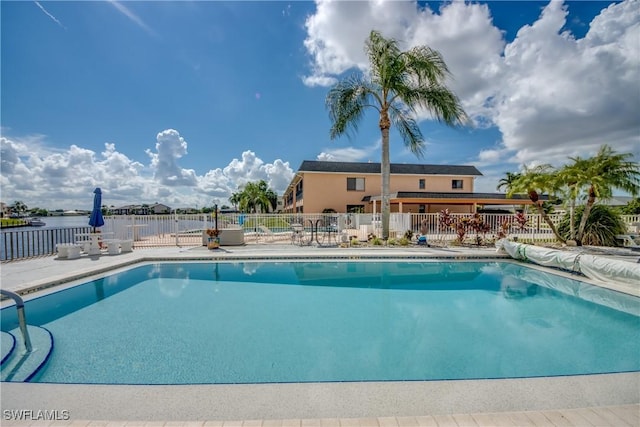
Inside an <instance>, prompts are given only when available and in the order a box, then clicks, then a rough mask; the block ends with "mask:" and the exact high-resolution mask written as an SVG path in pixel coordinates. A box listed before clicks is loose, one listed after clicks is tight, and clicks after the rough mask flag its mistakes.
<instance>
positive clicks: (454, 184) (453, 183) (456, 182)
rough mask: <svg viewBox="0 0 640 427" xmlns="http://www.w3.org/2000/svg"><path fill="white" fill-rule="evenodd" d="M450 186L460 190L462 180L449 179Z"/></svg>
mask: <svg viewBox="0 0 640 427" xmlns="http://www.w3.org/2000/svg"><path fill="white" fill-rule="evenodd" d="M451 188H452V189H453V190H461V189H462V180H461V179H453V180H451Z"/></svg>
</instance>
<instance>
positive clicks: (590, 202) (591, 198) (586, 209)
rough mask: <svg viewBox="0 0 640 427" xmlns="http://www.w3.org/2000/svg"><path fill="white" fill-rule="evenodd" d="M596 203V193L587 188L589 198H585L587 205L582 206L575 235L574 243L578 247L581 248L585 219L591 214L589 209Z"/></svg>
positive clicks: (585, 224) (592, 189)
mask: <svg viewBox="0 0 640 427" xmlns="http://www.w3.org/2000/svg"><path fill="white" fill-rule="evenodd" d="M595 203H596V193H595V190H594V188H593V187H591V188H589V197H588V198H587V204H586V205H585V206H584V211H582V218H580V226H579V227H578V233H577V234H576V242H577V243H578V245H580V246H582V236H583V234H584V229H585V227H586V226H587V219H588V218H589V214H590V213H591V208H592V207H593V205H594V204H595Z"/></svg>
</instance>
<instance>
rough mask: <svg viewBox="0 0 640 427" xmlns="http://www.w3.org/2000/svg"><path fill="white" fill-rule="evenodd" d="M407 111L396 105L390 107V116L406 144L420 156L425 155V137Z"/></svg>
mask: <svg viewBox="0 0 640 427" xmlns="http://www.w3.org/2000/svg"><path fill="white" fill-rule="evenodd" d="M407 113H408V112H407V111H402V110H400V109H398V108H396V107H395V106H391V107H390V108H389V117H390V119H391V122H392V123H393V124H394V125H395V126H396V128H397V129H398V132H399V133H400V136H401V137H402V141H403V142H404V145H405V146H406V147H407V148H408V149H409V150H410V151H411V152H412V153H413V154H415V155H416V157H418V158H422V157H423V155H424V137H423V136H422V131H421V130H420V127H418V124H417V123H416V121H415V120H414V119H413V118H412V117H410V116H409V115H408V114H407Z"/></svg>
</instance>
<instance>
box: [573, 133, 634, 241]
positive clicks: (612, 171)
mask: <svg viewBox="0 0 640 427" xmlns="http://www.w3.org/2000/svg"><path fill="white" fill-rule="evenodd" d="M632 157H633V154H631V153H625V154H618V153H616V152H615V151H613V149H612V148H611V147H609V146H608V145H606V144H605V145H603V146H602V147H600V150H598V154H596V155H595V157H592V158H590V159H587V160H585V161H584V162H583V168H584V169H583V172H582V173H583V174H584V175H583V179H584V182H585V184H587V185H588V190H587V204H586V205H585V207H584V213H583V214H582V218H581V219H580V225H579V226H578V232H577V233H576V242H577V243H578V244H579V245H580V244H582V237H583V235H584V230H585V226H586V224H587V219H588V218H589V214H590V213H591V209H592V208H593V205H594V203H595V202H596V198H602V199H607V198H610V197H611V196H612V195H613V189H619V190H624V191H626V192H628V193H630V194H631V195H633V196H635V195H637V194H638V193H639V192H640V166H639V165H638V163H637V162H633V161H629V159H630V158H632Z"/></svg>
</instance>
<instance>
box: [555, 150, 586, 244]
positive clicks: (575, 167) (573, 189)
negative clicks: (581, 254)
mask: <svg viewBox="0 0 640 427" xmlns="http://www.w3.org/2000/svg"><path fill="white" fill-rule="evenodd" d="M569 160H571V161H573V163H572V164H569V165H564V166H563V167H562V168H561V169H560V170H559V171H558V181H559V183H560V184H561V185H565V186H566V191H565V193H566V197H567V199H568V200H569V240H573V241H575V240H576V225H575V215H576V200H577V199H578V197H579V196H580V193H581V191H582V189H583V188H584V186H585V185H586V179H587V176H586V174H585V170H586V168H587V163H586V162H587V161H586V160H585V159H583V158H581V157H569ZM576 243H577V242H576Z"/></svg>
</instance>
